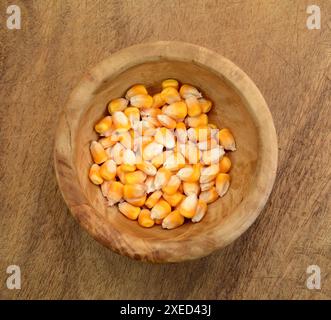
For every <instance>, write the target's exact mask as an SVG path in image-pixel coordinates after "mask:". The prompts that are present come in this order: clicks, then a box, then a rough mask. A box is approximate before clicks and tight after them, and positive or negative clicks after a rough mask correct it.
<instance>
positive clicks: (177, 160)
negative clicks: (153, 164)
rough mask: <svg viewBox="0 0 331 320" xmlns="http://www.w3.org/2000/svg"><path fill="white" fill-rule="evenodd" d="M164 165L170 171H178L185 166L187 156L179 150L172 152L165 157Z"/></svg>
mask: <svg viewBox="0 0 331 320" xmlns="http://www.w3.org/2000/svg"><path fill="white" fill-rule="evenodd" d="M163 167H164V168H166V169H168V170H170V171H178V170H179V169H181V168H184V167H185V157H184V156H183V155H182V154H181V153H179V152H175V153H173V154H170V155H169V156H168V157H166V158H165V160H164V163H163Z"/></svg>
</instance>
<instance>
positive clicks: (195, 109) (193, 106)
mask: <svg viewBox="0 0 331 320" xmlns="http://www.w3.org/2000/svg"><path fill="white" fill-rule="evenodd" d="M185 102H186V105H187V114H188V115H189V117H197V116H199V115H200V114H201V105H200V103H199V101H198V99H197V97H195V96H189V97H187V98H186V99H185Z"/></svg>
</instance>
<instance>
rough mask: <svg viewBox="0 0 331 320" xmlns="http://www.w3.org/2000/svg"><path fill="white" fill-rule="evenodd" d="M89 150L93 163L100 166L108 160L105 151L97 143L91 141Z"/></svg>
mask: <svg viewBox="0 0 331 320" xmlns="http://www.w3.org/2000/svg"><path fill="white" fill-rule="evenodd" d="M90 150H91V154H92V158H93V161H94V162H95V163H96V164H101V163H103V162H105V161H106V160H107V159H108V157H107V154H106V151H105V149H104V148H103V146H102V145H101V144H100V143H99V142H96V141H92V143H91V146H90Z"/></svg>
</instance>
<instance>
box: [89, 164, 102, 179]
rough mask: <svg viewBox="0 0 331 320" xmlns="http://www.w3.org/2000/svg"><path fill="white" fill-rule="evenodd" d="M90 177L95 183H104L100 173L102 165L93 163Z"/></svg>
mask: <svg viewBox="0 0 331 320" xmlns="http://www.w3.org/2000/svg"><path fill="white" fill-rule="evenodd" d="M89 178H90V180H91V181H92V182H93V183H94V184H101V183H103V179H102V177H101V175H100V167H99V166H98V165H97V164H96V163H94V164H92V166H91V168H90V171H89Z"/></svg>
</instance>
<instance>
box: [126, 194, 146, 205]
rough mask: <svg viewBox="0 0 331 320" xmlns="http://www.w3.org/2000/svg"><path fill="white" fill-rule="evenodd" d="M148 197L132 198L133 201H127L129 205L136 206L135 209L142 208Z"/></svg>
mask: <svg viewBox="0 0 331 320" xmlns="http://www.w3.org/2000/svg"><path fill="white" fill-rule="evenodd" d="M146 197H147V196H146V195H144V196H142V197H139V198H132V199H129V198H127V199H125V200H126V201H127V202H128V203H130V204H132V205H134V206H135V207H142V206H143V205H144V204H145V201H146Z"/></svg>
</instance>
